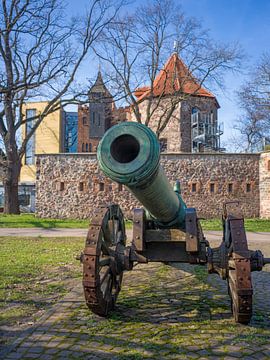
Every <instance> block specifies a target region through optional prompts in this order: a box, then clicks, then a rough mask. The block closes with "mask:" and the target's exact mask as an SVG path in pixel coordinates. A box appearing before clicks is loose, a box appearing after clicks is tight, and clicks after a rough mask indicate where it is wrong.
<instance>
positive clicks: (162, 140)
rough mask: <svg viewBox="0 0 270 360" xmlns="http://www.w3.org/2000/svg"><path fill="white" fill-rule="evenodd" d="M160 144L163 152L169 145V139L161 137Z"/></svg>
mask: <svg viewBox="0 0 270 360" xmlns="http://www.w3.org/2000/svg"><path fill="white" fill-rule="evenodd" d="M159 146H160V151H161V152H164V151H167V146H168V143H167V139H166V138H161V139H159Z"/></svg>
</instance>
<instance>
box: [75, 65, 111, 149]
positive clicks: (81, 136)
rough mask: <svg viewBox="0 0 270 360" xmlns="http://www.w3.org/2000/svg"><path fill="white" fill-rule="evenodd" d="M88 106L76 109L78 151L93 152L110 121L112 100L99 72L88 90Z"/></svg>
mask: <svg viewBox="0 0 270 360" xmlns="http://www.w3.org/2000/svg"><path fill="white" fill-rule="evenodd" d="M88 98H89V106H80V107H79V109H78V152H94V151H96V147H97V145H98V143H99V141H100V139H101V138H102V136H103V135H104V133H105V131H106V130H108V129H109V128H110V126H111V122H112V114H113V110H114V108H115V105H114V100H113V97H112V95H111V93H110V92H109V90H108V89H107V88H106V86H105V84H104V81H103V78H102V75H101V72H100V71H99V72H98V75H97V79H96V81H95V83H94V85H93V86H92V87H91V88H90V90H89V92H88Z"/></svg>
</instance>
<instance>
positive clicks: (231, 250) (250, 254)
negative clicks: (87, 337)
mask: <svg viewBox="0 0 270 360" xmlns="http://www.w3.org/2000/svg"><path fill="white" fill-rule="evenodd" d="M97 158H98V163H99V167H100V169H101V170H102V171H103V173H104V174H105V175H106V176H107V177H109V178H110V179H111V180H113V181H114V182H117V183H119V184H123V185H125V186H126V187H127V189H128V190H129V191H130V192H131V193H132V194H133V195H134V196H135V197H136V198H137V199H138V200H139V202H140V203H141V204H142V205H143V207H142V208H138V209H134V214H133V237H132V242H131V245H129V246H127V245H126V232H125V221H124V216H123V213H122V211H121V209H120V207H119V206H118V205H117V204H108V205H107V206H101V207H99V208H97V209H96V211H95V213H94V216H93V218H92V219H91V224H90V227H89V231H88V234H87V238H86V243H85V249H84V251H83V253H82V255H81V261H82V263H83V289H84V295H85V300H86V304H87V306H88V307H89V309H90V310H91V311H92V312H94V313H95V314H98V315H100V316H107V315H108V313H109V312H110V311H111V310H112V309H113V308H114V306H115V303H116V300H117V296H118V294H119V292H120V289H121V282H122V278H123V272H124V271H131V270H132V268H133V265H134V264H135V263H148V262H153V261H156V262H164V263H173V262H182V263H190V264H200V265H207V267H208V272H209V273H217V274H219V275H220V276H221V278H222V279H224V280H227V283H228V294H229V296H230V299H231V309H232V313H233V316H234V319H235V321H236V322H239V323H244V324H247V323H249V321H250V319H251V316H252V294H253V288H252V280H251V272H252V271H260V270H262V268H263V266H264V265H265V264H266V263H270V259H267V258H265V257H264V256H263V254H262V252H261V251H260V250H257V251H252V250H249V249H248V243H247V238H246V233H245V228H244V219H243V216H242V215H241V214H240V213H239V206H238V205H239V204H238V203H237V202H229V203H226V204H224V211H223V217H222V222H223V237H222V240H221V244H220V246H218V247H216V248H211V247H210V245H209V242H208V241H207V239H206V238H205V236H204V234H203V231H202V227H201V225H200V220H199V218H198V216H197V213H196V209H195V208H188V207H187V206H186V204H185V202H184V201H183V199H182V197H181V189H180V183H179V181H176V183H175V185H174V188H172V186H171V184H170V182H169V180H168V179H167V177H166V175H165V173H164V171H163V169H162V167H161V165H160V146H159V142H158V140H157V138H156V135H155V134H154V133H153V131H152V130H151V129H149V128H148V127H146V126H145V125H142V124H139V123H135V122H124V123H121V124H119V125H116V126H113V127H112V128H110V129H109V130H108V131H107V132H106V133H105V135H104V137H103V139H102V140H101V142H100V144H99V146H98V150H97Z"/></svg>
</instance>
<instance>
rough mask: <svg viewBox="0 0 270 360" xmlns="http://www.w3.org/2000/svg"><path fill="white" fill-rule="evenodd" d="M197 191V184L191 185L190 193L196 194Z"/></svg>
mask: <svg viewBox="0 0 270 360" xmlns="http://www.w3.org/2000/svg"><path fill="white" fill-rule="evenodd" d="M196 191H197V184H196V183H193V184H192V185H191V192H193V193H194V192H196Z"/></svg>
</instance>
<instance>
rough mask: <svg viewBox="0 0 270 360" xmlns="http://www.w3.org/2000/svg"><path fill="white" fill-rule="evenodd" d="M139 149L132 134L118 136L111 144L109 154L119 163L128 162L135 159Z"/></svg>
mask: <svg viewBox="0 0 270 360" xmlns="http://www.w3.org/2000/svg"><path fill="white" fill-rule="evenodd" d="M139 151H140V144H139V142H138V140H137V139H136V138H135V137H134V136H132V135H128V134H126V135H121V136H118V137H117V138H116V139H115V140H114V141H113V142H112V145H111V155H112V157H113V158H114V160H116V161H118V162H119V163H121V164H125V163H129V162H131V161H133V160H134V159H136V157H137V156H138V154H139Z"/></svg>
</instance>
